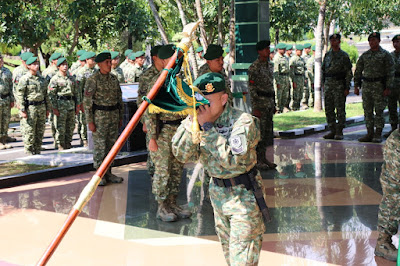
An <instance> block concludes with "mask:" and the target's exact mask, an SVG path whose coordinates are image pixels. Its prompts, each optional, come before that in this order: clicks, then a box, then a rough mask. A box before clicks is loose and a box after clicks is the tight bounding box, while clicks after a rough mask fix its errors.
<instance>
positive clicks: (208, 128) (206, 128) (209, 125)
mask: <svg viewBox="0 0 400 266" xmlns="http://www.w3.org/2000/svg"><path fill="white" fill-rule="evenodd" d="M213 127H214V126H213V124H212V123H211V122H205V123H204V124H203V126H202V128H203V130H204V131H209V130H210V129H212V128H213Z"/></svg>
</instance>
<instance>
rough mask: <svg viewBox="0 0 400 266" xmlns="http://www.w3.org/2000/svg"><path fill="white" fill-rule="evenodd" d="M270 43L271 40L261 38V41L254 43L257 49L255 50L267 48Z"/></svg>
mask: <svg viewBox="0 0 400 266" xmlns="http://www.w3.org/2000/svg"><path fill="white" fill-rule="evenodd" d="M270 44H271V41H270V40H262V41H259V42H258V43H257V44H256V49H257V51H261V50H264V49H265V48H269V45H270Z"/></svg>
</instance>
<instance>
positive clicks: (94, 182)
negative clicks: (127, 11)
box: [37, 22, 199, 265]
mask: <svg viewBox="0 0 400 266" xmlns="http://www.w3.org/2000/svg"><path fill="white" fill-rule="evenodd" d="M198 25H199V22H194V23H190V24H187V25H186V26H185V27H184V28H183V32H182V33H183V36H184V38H183V39H182V40H181V42H180V43H179V44H178V45H177V47H178V48H181V49H182V50H183V51H184V52H187V51H188V50H189V48H190V46H191V44H192V41H193V38H194V37H193V36H194V32H195V31H196V29H197V26H198ZM182 50H179V49H177V52H176V53H175V54H174V55H173V56H172V57H171V58H170V60H169V62H168V64H167V66H166V67H165V69H164V70H163V71H162V72H161V75H160V77H159V78H158V79H157V81H156V83H155V84H154V85H153V87H152V89H151V90H150V92H149V93H148V94H147V96H146V97H147V98H148V99H150V100H154V98H155V97H156V95H157V93H158V92H159V90H160V88H161V86H162V85H163V84H164V82H165V80H166V78H167V75H168V70H170V69H173V68H174V66H175V64H176V59H179V58H181V57H182V56H183V52H182ZM148 106H149V103H148V102H147V101H143V102H142V104H141V105H140V106H139V108H138V110H137V111H136V112H135V114H134V115H133V117H132V118H131V120H130V121H129V123H128V125H127V126H126V127H125V129H124V131H123V132H122V133H121V135H120V136H119V138H118V139H117V141H116V142H115V143H114V145H113V147H112V148H111V150H110V152H109V153H108V155H107V156H106V158H105V159H104V161H103V162H102V164H101V165H100V167H99V168H98V169H97V171H96V173H95V174H94V176H93V177H92V179H91V180H90V181H89V183H88V184H87V185H86V187H85V188H84V189H83V191H82V192H81V195H80V196H79V199H78V201H77V202H76V204H75V205H74V207H73V208H72V210H71V211H70V212H69V214H68V217H67V219H66V220H65V222H64V224H63V226H62V227H61V229H60V231H59V232H58V233H57V235H56V236H55V238H54V239H53V241H52V242H51V243H50V245H49V247H48V248H47V249H46V251H45V253H44V254H43V256H42V257H41V258H40V260H39V261H38V263H37V265H46V263H47V262H48V261H49V259H50V257H51V256H52V255H53V253H54V251H55V250H56V248H57V247H58V245H59V244H60V243H61V241H62V239H63V238H64V236H65V235H66V233H67V232H68V230H69V228H70V227H71V225H72V223H73V222H74V221H75V219H76V217H77V216H78V215H79V213H80V212H81V211H82V209H83V207H84V206H85V205H86V203H87V202H88V201H89V200H90V199H91V197H92V196H93V194H94V192H95V191H96V188H97V186H98V185H99V183H100V181H101V179H102V178H103V176H104V174H105V173H106V172H107V170H108V168H109V167H110V166H111V164H112V162H113V161H114V159H115V157H116V156H117V154H118V152H119V151H120V150H121V148H122V146H123V145H124V143H125V142H126V140H127V139H128V137H129V136H130V135H131V134H132V132H133V130H134V129H135V127H136V126H137V124H138V123H139V121H140V118H141V117H142V115H143V113H144V112H145V111H146V109H147V107H148Z"/></svg>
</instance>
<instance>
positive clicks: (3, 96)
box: [0, 93, 10, 99]
mask: <svg viewBox="0 0 400 266" xmlns="http://www.w3.org/2000/svg"><path fill="white" fill-rule="evenodd" d="M8 96H10V93H7V94H1V95H0V98H2V99H5V98H7V97H8Z"/></svg>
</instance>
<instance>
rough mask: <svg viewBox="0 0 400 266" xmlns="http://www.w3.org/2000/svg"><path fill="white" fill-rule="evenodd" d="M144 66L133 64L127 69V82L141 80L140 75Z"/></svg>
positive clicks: (125, 72)
mask: <svg viewBox="0 0 400 266" xmlns="http://www.w3.org/2000/svg"><path fill="white" fill-rule="evenodd" d="M143 70H144V68H143V67H139V66H138V65H136V64H135V65H133V66H131V67H129V68H127V69H125V71H124V74H125V82H126V83H133V82H138V81H139V76H140V75H141V74H142V73H143Z"/></svg>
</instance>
